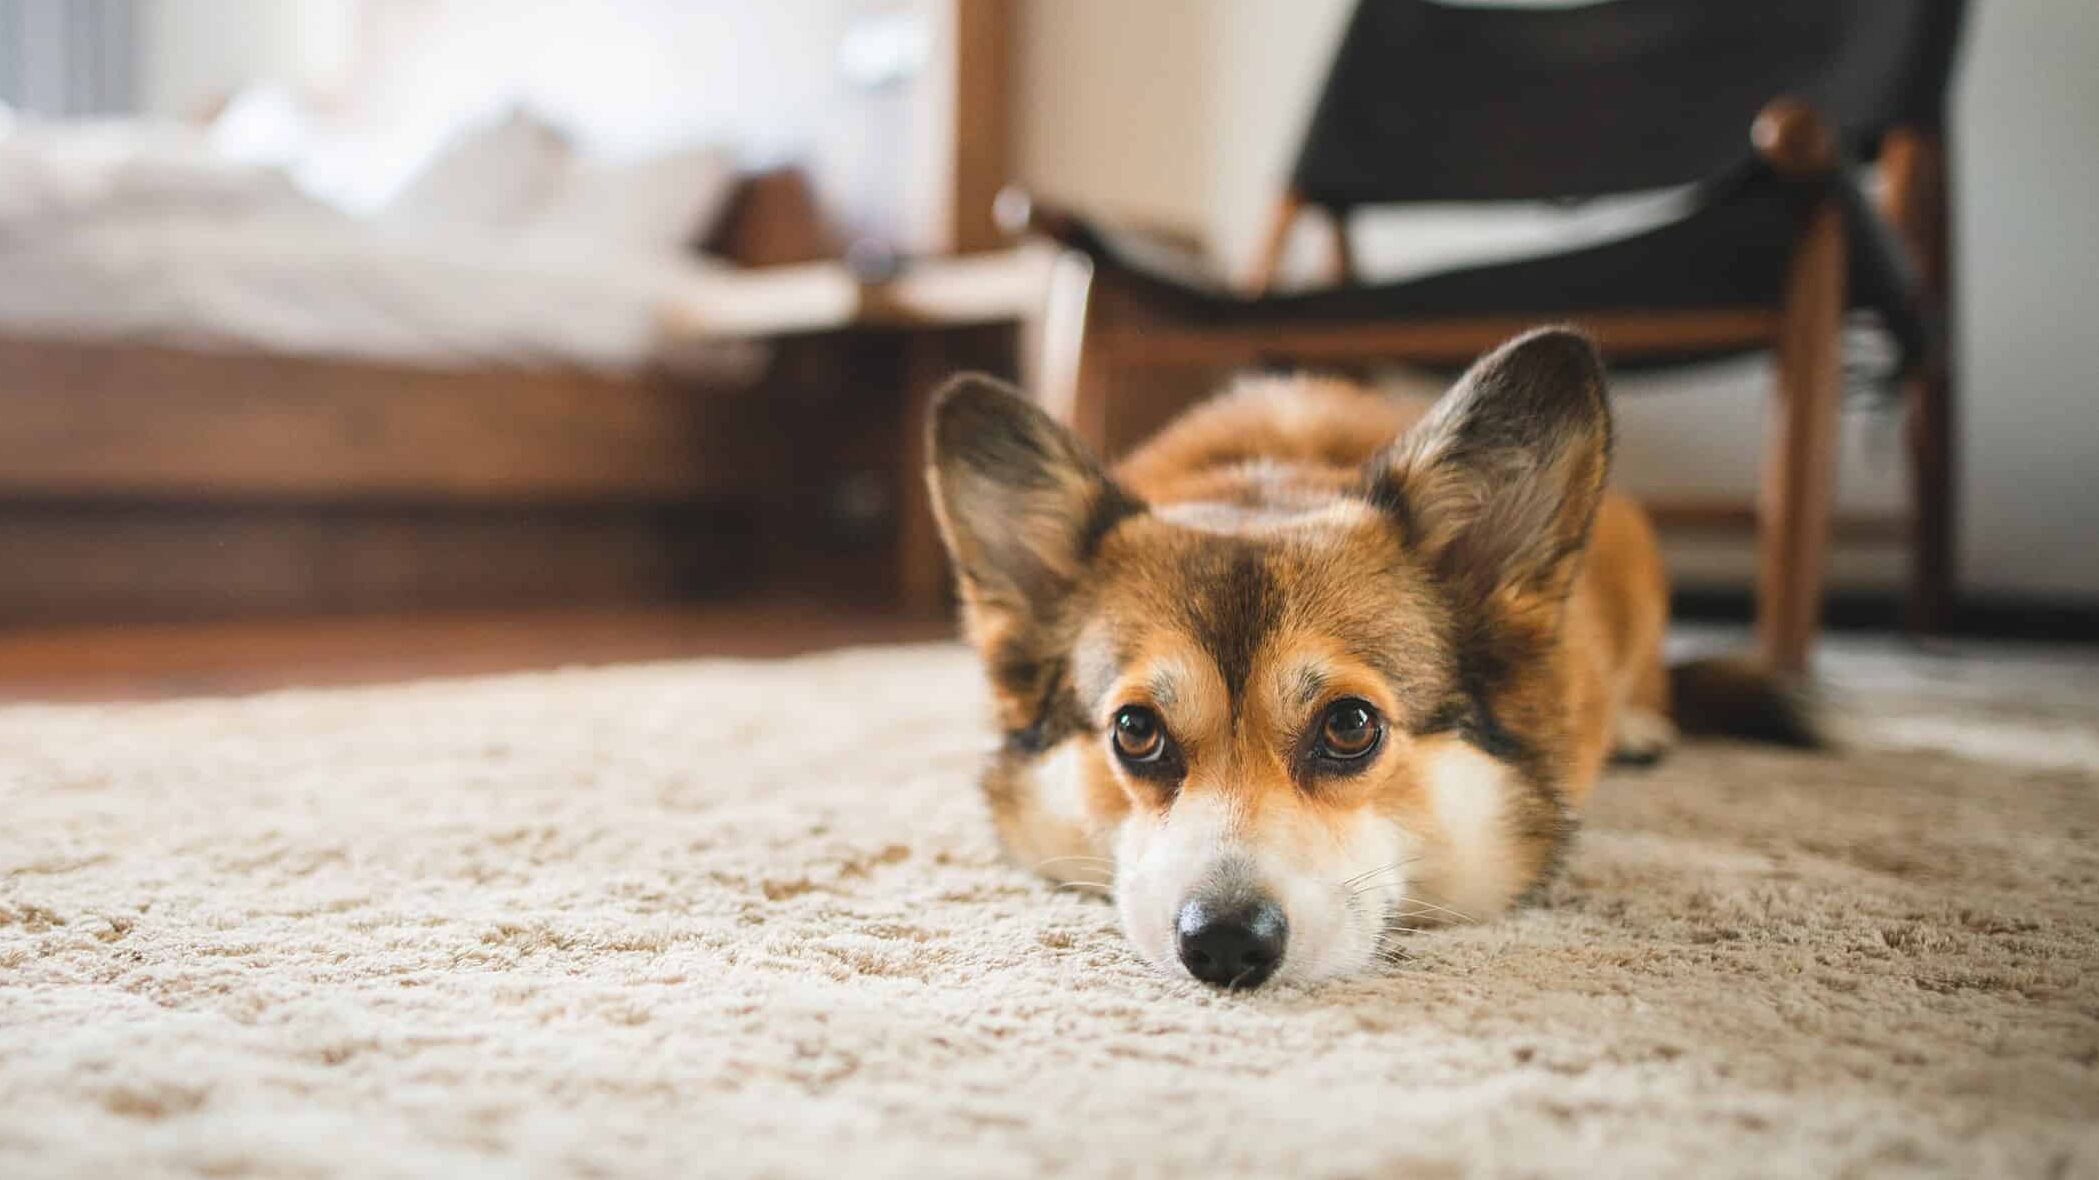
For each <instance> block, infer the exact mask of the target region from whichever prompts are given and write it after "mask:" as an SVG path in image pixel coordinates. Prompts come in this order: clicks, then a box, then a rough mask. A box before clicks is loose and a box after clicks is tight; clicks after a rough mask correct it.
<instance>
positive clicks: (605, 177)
mask: <svg viewBox="0 0 2099 1180" xmlns="http://www.w3.org/2000/svg"><path fill="white" fill-rule="evenodd" d="M735 183H736V168H735V165H734V163H733V161H731V160H730V159H729V157H728V155H727V153H724V152H721V151H719V150H716V149H714V148H688V149H685V150H682V151H675V152H669V153H666V154H663V155H658V156H651V157H648V158H646V159H641V160H633V161H629V162H624V163H618V162H611V161H590V160H580V159H579V160H573V161H571V162H570V165H569V167H568V169H567V170H566V171H565V172H564V173H563V175H562V177H561V179H560V182H559V183H558V184H557V185H556V186H555V187H554V190H553V193H552V194H551V195H550V196H549V197H548V199H547V201H546V203H545V204H544V205H543V206H541V208H540V210H539V212H538V214H537V215H536V216H534V217H533V218H532V219H531V222H530V224H529V226H528V227H527V229H528V232H529V233H531V234H532V236H533V237H535V238H537V239H539V240H540V241H542V242H544V243H546V244H548V245H552V246H556V247H567V246H587V247H589V248H591V249H604V248H610V249H616V250H620V251H622V252H627V253H633V254H677V253H682V252H684V251H685V250H686V249H687V248H688V247H690V246H691V245H692V243H693V242H695V241H696V240H698V239H699V238H701V237H703V236H705V235H706V233H707V231H708V230H710V229H712V228H713V227H714V223H715V222H717V221H719V220H720V219H721V216H722V214H723V212H724V211H725V207H726V206H727V204H728V202H729V195H730V193H731V191H732V190H733V189H734V187H735Z"/></svg>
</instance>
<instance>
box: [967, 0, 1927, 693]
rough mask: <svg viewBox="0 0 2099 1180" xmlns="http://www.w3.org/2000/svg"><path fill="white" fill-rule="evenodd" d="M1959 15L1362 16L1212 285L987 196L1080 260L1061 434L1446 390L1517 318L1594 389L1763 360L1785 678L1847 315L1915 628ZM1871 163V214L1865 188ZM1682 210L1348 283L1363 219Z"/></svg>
mask: <svg viewBox="0 0 2099 1180" xmlns="http://www.w3.org/2000/svg"><path fill="white" fill-rule="evenodd" d="M1963 10H1964V5H1963V3H1962V2H1961V0H1758V2H1757V3H1746V4H1736V3H1714V2H1712V0H1607V2H1604V3H1597V4H1591V5H1585V6H1580V7H1573V8H1549V9H1541V8H1495V7H1479V6H1476V5H1465V6H1457V5H1450V4H1444V3H1439V2H1437V0H1360V3H1359V6H1358V7H1357V9H1356V11H1355V14H1354V17H1353V19H1352V20H1351V22H1350V24H1349V26H1348V29H1347V31H1346V33H1345V35H1344V36H1343V39H1342V41H1341V45H1340V48H1339V51H1338V53H1337V54H1336V57H1335V59H1334V63H1333V68H1332V70H1331V72H1330V73H1329V75H1328V77H1327V81H1326V86H1325V89H1324V91H1323V93H1322V94H1321V96H1320V99H1319V101H1318V104H1317V107H1316V108H1315V111H1314V114H1313V116H1312V119H1311V123H1310V125H1309V127H1308V128H1307V129H1306V132H1305V136H1304V141H1303V146H1302V148H1301V150H1300V151H1299V153H1298V157H1297V163H1296V167H1295V168H1294V169H1293V171H1292V173H1291V176H1290V183H1289V186H1288V189H1287V190H1286V192H1285V193H1284V194H1283V196H1282V197H1281V199H1280V201H1279V202H1278V205H1277V209H1276V214H1275V218H1274V221H1273V227H1272V231H1271V233H1270V235H1269V239H1268V244H1267V249H1266V251H1265V254H1264V257H1263V258H1262V260H1261V265H1260V267H1259V269H1258V273H1257V274H1256V275H1255V276H1254V279H1253V281H1252V282H1251V283H1250V284H1247V285H1244V286H1240V287H1234V286H1232V285H1230V284H1227V283H1225V282H1222V281H1220V280H1217V279H1215V278H1213V277H1211V276H1209V275H1208V274H1206V273H1204V272H1203V271H1202V269H1201V268H1200V267H1199V266H1192V265H1188V264H1186V263H1185V261H1184V260H1180V259H1177V258H1175V257H1174V256H1172V255H1171V254H1170V253H1168V252H1166V251H1163V250H1161V249H1159V248H1158V246H1157V244H1156V243H1152V242H1149V241H1146V240H1145V239H1143V238H1141V237H1140V236H1138V235H1134V234H1127V233H1121V232H1118V231H1116V230H1114V229H1112V228H1110V227H1107V226H1102V225H1097V224H1095V223H1093V222H1091V221H1088V220H1087V219H1085V218H1083V217H1081V216H1078V215H1075V214H1073V213H1070V212H1068V211H1062V210H1057V209H1054V208H1050V207H1046V206H1045V205H1043V204H1042V203H1040V202H1034V201H1029V200H1028V199H1027V198H1026V197H1025V196H1024V195H1023V194H1019V193H1017V192H1013V191H1011V190H1009V192H1008V193H1007V194H1004V195H1002V197H1001V204H1002V216H1003V218H1004V219H1005V221H1006V222H1007V224H1008V225H1009V227H1011V228H1021V227H1025V228H1028V229H1031V230H1033V231H1035V232H1039V233H1043V234H1047V235H1048V236H1050V237H1052V238H1054V239H1056V240H1057V241H1059V242H1061V243H1063V244H1064V245H1065V246H1067V247H1069V248H1070V249H1072V250H1075V251H1078V252H1080V253H1082V254H1084V255H1085V256H1086V257H1088V258H1090V259H1091V261H1092V263H1093V277H1092V283H1091V288H1090V291H1089V293H1088V296H1087V299H1086V301H1085V306H1086V315H1085V321H1084V323H1085V327H1084V330H1083V333H1082V334H1081V340H1082V344H1081V346H1080V354H1079V357H1078V360H1077V363H1076V365H1075V367H1074V369H1075V376H1074V378H1073V381H1072V383H1071V388H1070V392H1069V394H1068V395H1067V397H1068V406H1067V412H1068V414H1069V416H1070V417H1071V418H1072V420H1073V423H1074V425H1075V426H1076V427H1077V428H1078V429H1079V430H1080V432H1081V433H1082V434H1084V435H1086V436H1089V437H1090V438H1091V439H1092V441H1094V442H1095V443H1096V445H1100V444H1104V443H1105V441H1106V431H1107V415H1108V412H1109V407H1110V404H1111V402H1112V400H1113V397H1114V390H1115V387H1116V386H1117V385H1118V384H1120V383H1121V382H1123V381H1126V380H1129V379H1131V377H1132V376H1133V375H1135V374H1137V373H1140V372H1141V371H1142V370H1144V369H1146V368H1150V367H1157V366H1165V365H1183V364H1189V365H1205V366H1216V365H1240V364H1270V365H1272V364H1275V363H1279V362H1280V363H1293V364H1311V365H1322V364H1323V365H1336V364H1353V363H1364V362H1371V361H1407V362H1417V363H1429V364H1459V363H1463V362H1464V361H1465V360H1467V359H1469V358H1470V357H1471V356H1473V355H1474V354H1476V353H1477V352H1479V351H1481V350H1483V349H1486V348H1489V347H1491V346H1492V345H1494V344H1495V343H1497V342H1498V341H1500V340H1501V339H1503V338H1505V337H1507V336H1509V335H1512V334H1514V333H1515V332H1517V331H1520V330H1521V329H1522V328H1524V327H1527V326H1529V325H1531V324H1534V323H1537V322H1539V321H1573V322H1575V323H1578V324H1580V325H1582V326H1584V327H1586V328H1587V329H1588V330H1589V331H1590V332H1591V333H1593V334H1594V335H1595V336H1596V337H1597V339H1598V341H1599V343H1600V344H1601V345H1602V346H1603V348H1604V350H1605V352H1606V353H1607V355H1608V356H1609V357H1610V358H1611V361H1612V363H1613V364H1614V365H1616V366H1621V367H1623V366H1631V365H1640V366H1645V365H1653V364H1675V363H1682V362H1687V361H1693V360H1702V359H1708V358H1711V357H1714V356H1718V355H1723V354H1728V353H1739V352H1745V351H1750V350H1756V349H1766V348H1768V349H1773V350H1775V352H1776V354H1777V370H1778V379H1777V389H1776V391H1775V397H1774V399H1773V400H1774V413H1773V425H1772V433H1771V437H1770V438H1769V440H1768V441H1767V443H1766V448H1765V470H1764V474H1763V478H1762V486H1761V489H1760V495H1759V499H1758V503H1757V505H1756V506H1755V508H1754V509H1748V508H1744V509H1740V510H1736V509H1733V508H1732V507H1728V506H1722V507H1718V508H1716V507H1715V506H1712V505H1675V506H1672V505H1666V504H1657V505H1653V506H1652V507H1654V508H1655V509H1656V515H1657V516H1658V517H1659V518H1660V519H1661V520H1662V521H1663V522H1664V523H1665V524H1666V523H1670V522H1671V521H1672V520H1676V521H1694V522H1701V523H1704V524H1707V525H1711V524H1714V523H1727V522H1733V521H1740V522H1749V521H1754V523H1755V525H1756V527H1757V529H1758V531H1759V534H1760V548H1759V567H1760V568H1759V578H1758V627H1759V635H1760V642H1761V644H1762V646H1763V649H1764V652H1765V655H1766V657H1767V658H1768V660H1769V661H1770V662H1771V663H1772V664H1773V665H1774V666H1775V667H1777V668H1780V669H1782V670H1786V671H1796V672H1797V671H1801V670H1804V668H1805V666H1806V664H1807V660H1808V655H1809V652H1810V649H1811V646H1812V644H1813V640H1814V636H1815V633H1816V631H1817V629H1818V626H1819V622H1820V613H1821V602H1822V567H1823V561H1824V554H1825V551H1826V549H1827V546H1828V538H1829V532H1830V522H1831V502H1832V498H1833V485H1834V478H1835V472H1834V464H1835V454H1836V443H1837V428H1838V421H1837V416H1838V402H1839V397H1840V393H1841V386H1842V382H1843V367H1844V357H1843V354H1842V348H1843V336H1842V334H1841V328H1842V325H1843V321H1844V320H1845V317H1846V315H1847V312H1849V311H1851V310H1855V309H1864V310H1866V311H1869V312H1870V313H1872V316H1873V317H1874V318H1876V319H1877V320H1878V321H1879V323H1880V324H1881V325H1882V326H1883V327H1884V328H1885V330H1886V332H1887V333H1888V335H1889V337H1890V338H1891V339H1892V340H1893V341H1894V344H1895V348H1894V349H1893V350H1892V355H1893V357H1894V359H1893V361H1892V363H1891V364H1890V365H1889V367H1888V369H1887V371H1886V372H1885V373H1884V374H1882V376H1883V377H1885V378H1886V379H1889V380H1892V381H1899V382H1900V383H1901V384H1902V385H1903V387H1904V389H1905V392H1906V395H1907V397H1908V409H1909V415H1910V426H1911V431H1910V439H1911V455H1912V460H1913V462H1912V467H1913V479H1912V493H1913V495H1912V501H1913V503H1912V510H1911V512H1910V513H1909V516H1908V519H1907V520H1906V521H1905V522H1903V524H1904V526H1905V531H1906V533H1907V535H1908V537H1909V539H1910V541H1911V545H1912V554H1913V566H1914V577H1913V579H1912V587H1913V592H1912V595H1911V599H1912V610H1913V616H1914V619H1915V621H1916V622H1917V623H1918V624H1919V625H1924V626H1929V625H1931V624H1933V623H1934V622H1936V621H1937V620H1939V619H1941V618H1942V617H1943V615H1944V613H1945V611H1946V609H1947V603H1948V598H1949V595H1950V583H1951V577H1952V569H1951V556H1952V527H1953V522H1952V481H1953V464H1952V459H1953V455H1952V448H1951V431H1952V412H1953V391H1952V387H1951V383H1950V373H1951V366H1950V357H1949V348H1948V343H1949V342H1948V340H1947V337H1946V332H1945V326H1946V324H1947V323H1948V322H1949V309H1950V304H1951V289H1952V276H1951V273H1950V252H1949V248H1948V237H1947V235H1948V221H1949V217H1948V205H1949V201H1950V194H1949V191H1948V186H1947V179H1946V176H1947V170H1946V143H1945V131H1946V105H1947V96H1948V88H1949V83H1950V77H1951V73H1952V68H1953V61H1954V56H1955V48H1956V45H1957V42H1958V39H1959V33H1960V28H1961V25H1962V19H1963ZM1866 162H1878V163H1879V165H1880V175H1881V178H1882V185H1881V189H1880V192H1879V195H1878V198H1877V199H1869V198H1868V196H1867V193H1866V191H1865V189H1864V187H1862V181H1863V178H1862V176H1861V166H1862V165H1863V164H1864V163H1866ZM1675 186H1682V187H1683V188H1684V191H1685V194H1686V197H1687V200H1686V208H1687V211H1686V212H1683V213H1682V215H1681V216H1679V217H1677V218H1676V219H1675V220H1672V221H1669V222H1667V223H1665V224H1662V225H1659V226H1658V227H1656V228H1653V229H1649V230H1647V231H1645V232H1639V233H1634V234H1632V235H1631V236H1628V237H1624V238H1621V239H1618V240H1613V241H1609V242H1607V243H1605V244H1602V245H1595V246H1589V247H1585V248H1582V249H1578V250H1573V251H1569V252H1565V253H1556V254H1550V255H1543V256H1537V257H1529V258H1522V259H1518V260H1515V261H1508V262H1499V263H1495V264H1492V265H1485V266H1476V267H1469V268H1464V269H1459V270H1452V271H1448V272H1444V273H1438V274H1432V275H1429V276H1427V277H1422V278H1416V279H1411V280H1408V281H1404V282H1391V283H1366V282H1362V281H1359V280H1358V279H1357V277H1356V267H1355V266H1354V264H1353V259H1352V257H1351V252H1352V243H1351V240H1350V217H1351V215H1352V214H1353V213H1355V212H1356V211H1357V210H1360V209H1364V208H1368V207H1371V206H1388V205H1398V204H1411V203H1426V202H1493V201H1537V200H1580V199H1583V198H1591V197H1596V196H1600V195H1606V194H1617V193H1628V192H1637V191H1644V190H1650V189H1658V188H1667V187H1675ZM1307 214H1318V215H1323V216H1324V218H1325V219H1326V220H1327V221H1328V222H1329V223H1330V224H1331V227H1332V238H1331V241H1332V244H1333V249H1332V251H1331V254H1330V259H1331V266H1330V274H1329V276H1328V278H1329V280H1330V283H1329V285H1326V286H1323V287H1320V288H1317V289H1313V290H1304V291H1293V292H1287V293H1285V292H1277V291H1275V290H1273V282H1272V280H1273V277H1274V273H1275V270H1276V264H1277V260H1278V258H1279V257H1280V255H1281V252H1282V245H1283V241H1284V238H1285V236H1286V234H1287V233H1288V231H1289V230H1290V228H1291V226H1292V224H1293V223H1294V222H1295V221H1296V219H1298V218H1299V217H1302V216H1305V215H1307Z"/></svg>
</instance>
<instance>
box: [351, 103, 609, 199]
mask: <svg viewBox="0 0 2099 1180" xmlns="http://www.w3.org/2000/svg"><path fill="white" fill-rule="evenodd" d="M569 157H570V153H569V147H568V140H567V139H566V138H565V137H564V136H563V135H562V134H561V132H560V131H558V130H556V129H555V128H553V127H551V126H549V125H547V124H546V123H545V122H542V121H541V120H539V119H537V118H534V117H533V116H532V115H530V114H529V113H527V112H525V111H522V110H515V111H512V112H511V113H510V114H509V115H507V116H505V117H503V118H502V119H499V120H497V121H496V122H493V123H489V124H485V125H483V126H480V127H476V128H473V129H472V130H469V131H467V132H466V133H465V134H463V135H459V136H457V137H455V138H454V139H453V140H452V141H451V143H449V144H447V145H446V146H445V147H443V148H441V149H439V150H438V153H437V155H436V156H435V157H434V158H432V159H431V160H430V162H429V163H428V164H425V165H424V166H423V168H422V170H421V171H420V172H418V173H416V175H415V176H414V178H413V179H411V180H410V181H409V182H408V184H407V185H406V186H405V187H404V188H403V189H402V190H401V192H400V194H399V195H397V196H396V197H394V199H393V200H392V201H391V202H390V203H388V204H387V206H386V208H385V211H384V213H383V214H382V216H383V217H384V219H385V220H386V221H388V222H390V223H393V224H396V225H407V226H413V227H419V228H441V227H444V226H452V225H480V226H490V227H498V228H501V227H509V226H518V225H522V224H523V223H524V222H525V221H526V220H527V219H528V218H530V217H531V216H532V215H533V214H534V212H535V211H536V210H538V209H539V208H540V206H541V205H542V204H543V203H544V202H545V201H546V199H547V196H548V194H549V193H551V192H553V191H554V189H555V188H556V187H557V186H558V185H559V184H560V183H561V178H562V175H563V173H564V172H565V171H567V169H568V166H569Z"/></svg>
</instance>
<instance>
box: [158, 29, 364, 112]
mask: <svg viewBox="0 0 2099 1180" xmlns="http://www.w3.org/2000/svg"><path fill="white" fill-rule="evenodd" d="M354 19H355V13H354V10H353V5H352V4H351V2H350V0H146V2H145V4H144V5H143V11H142V12H141V19H140V22H139V24H140V31H139V50H140V62H139V70H140V88H139V97H140V100H141V102H142V104H143V105H144V107H145V109H146V111H147V112H148V113H150V114H155V115H165V116H168V117H171V118H187V117H191V116H194V115H196V114H198V113H199V112H201V111H204V110H206V109H209V108H210V107H211V106H212V105H213V104H215V103H217V102H218V101H219V100H221V99H223V98H225V97H226V95H227V94H229V93H231V92H232V91H233V90H235V89H237V88H239V87H240V86H242V85H245V84H246V83H249V82H253V81H259V80H268V81H277V82H285V83H289V84H293V85H299V86H316V87H324V86H327V85H330V84H332V83H334V82H335V81H337V80H339V79H340V77H341V75H342V73H343V71H344V70H346V69H347V68H348V66H349V51H350V46H351V41H352V38H351V32H352V28H353V23H354Z"/></svg>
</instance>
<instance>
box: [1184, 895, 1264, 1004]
mask: <svg viewBox="0 0 2099 1180" xmlns="http://www.w3.org/2000/svg"><path fill="white" fill-rule="evenodd" d="M1175 926H1176V929H1177V931H1178V933H1179V935H1180V947H1181V965H1182V966H1183V967H1186V968H1188V974H1190V975H1193V976H1195V977H1196V978H1197V979H1200V980H1202V981H1203V982H1204V983H1214V984H1217V985H1218V986H1219V987H1229V988H1242V987H1245V988H1254V987H1259V986H1261V985H1262V984H1263V983H1265V982H1267V980H1268V977H1269V976H1271V975H1273V974H1275V969H1276V968H1277V967H1278V966H1280V965H1281V964H1282V962H1283V944H1284V943H1285V942H1286V941H1288V939H1289V935H1290V924H1289V923H1288V922H1287V921H1285V920H1284V918H1283V907H1281V906H1279V905H1277V904H1275V903H1274V902H1272V901H1269V900H1268V899H1266V898H1260V899H1258V900H1254V901H1245V902H1236V903H1234V904H1232V905H1229V906H1222V907H1220V906H1216V905H1214V904H1212V903H1209V902H1205V901H1203V900H1202V899H1200V898H1197V899H1195V900H1193V901H1190V902H1189V903H1188V904H1187V905H1184V906H1182V907H1181V914H1180V919H1179V921H1178V922H1176V923H1175Z"/></svg>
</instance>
